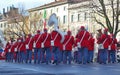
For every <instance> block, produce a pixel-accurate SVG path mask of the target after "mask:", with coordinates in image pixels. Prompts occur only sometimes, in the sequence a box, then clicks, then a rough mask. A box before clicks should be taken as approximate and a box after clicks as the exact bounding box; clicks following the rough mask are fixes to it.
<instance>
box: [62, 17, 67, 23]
mask: <svg viewBox="0 0 120 75" xmlns="http://www.w3.org/2000/svg"><path fill="white" fill-rule="evenodd" d="M66 22H67V18H66V16H63V24H65V23H66Z"/></svg>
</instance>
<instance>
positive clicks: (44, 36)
mask: <svg viewBox="0 0 120 75" xmlns="http://www.w3.org/2000/svg"><path fill="white" fill-rule="evenodd" d="M43 42H44V47H50V46H51V35H50V34H49V33H47V32H44V33H43V34H42V43H43Z"/></svg>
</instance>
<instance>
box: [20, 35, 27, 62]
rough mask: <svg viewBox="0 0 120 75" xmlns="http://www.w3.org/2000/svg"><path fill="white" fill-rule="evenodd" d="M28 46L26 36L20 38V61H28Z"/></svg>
mask: <svg viewBox="0 0 120 75" xmlns="http://www.w3.org/2000/svg"><path fill="white" fill-rule="evenodd" d="M25 55H26V47H25V40H24V37H21V38H20V40H19V63H24V62H26V56H25Z"/></svg>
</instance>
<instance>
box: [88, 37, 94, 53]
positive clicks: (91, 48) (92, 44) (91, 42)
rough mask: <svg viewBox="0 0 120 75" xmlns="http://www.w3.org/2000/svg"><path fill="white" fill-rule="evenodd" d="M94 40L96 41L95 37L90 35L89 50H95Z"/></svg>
mask: <svg viewBox="0 0 120 75" xmlns="http://www.w3.org/2000/svg"><path fill="white" fill-rule="evenodd" d="M94 42H95V39H94V38H93V37H90V38H89V39H88V50H89V51H93V50H94Z"/></svg>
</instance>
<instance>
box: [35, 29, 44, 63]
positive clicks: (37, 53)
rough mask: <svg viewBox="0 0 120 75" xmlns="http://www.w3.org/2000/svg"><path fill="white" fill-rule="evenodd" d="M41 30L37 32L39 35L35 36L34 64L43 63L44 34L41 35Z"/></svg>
mask: <svg viewBox="0 0 120 75" xmlns="http://www.w3.org/2000/svg"><path fill="white" fill-rule="evenodd" d="M40 32H41V31H40V30H37V34H36V35H35V36H34V45H33V46H34V64H36V63H38V64H39V63H40V62H41V59H40V58H41V56H42V55H41V53H42V47H41V43H42V40H43V39H42V34H40Z"/></svg>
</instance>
